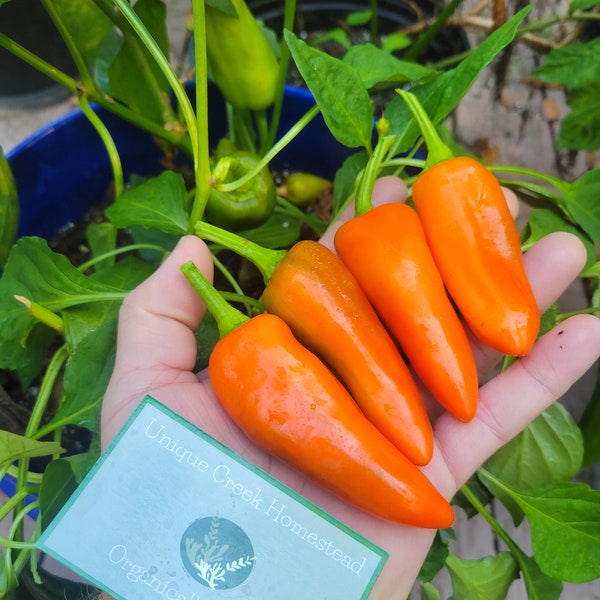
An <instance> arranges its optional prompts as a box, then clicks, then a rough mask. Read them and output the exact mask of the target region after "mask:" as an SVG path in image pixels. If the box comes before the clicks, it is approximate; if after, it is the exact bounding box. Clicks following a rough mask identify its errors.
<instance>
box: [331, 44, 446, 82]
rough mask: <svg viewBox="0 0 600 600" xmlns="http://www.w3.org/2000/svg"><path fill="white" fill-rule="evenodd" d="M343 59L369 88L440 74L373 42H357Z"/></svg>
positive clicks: (413, 80)
mask: <svg viewBox="0 0 600 600" xmlns="http://www.w3.org/2000/svg"><path fill="white" fill-rule="evenodd" d="M343 61H344V62H345V63H346V64H348V65H350V66H351V67H352V68H353V69H354V70H355V71H356V72H357V73H358V75H359V76H360V78H361V79H362V81H363V83H364V84H365V86H366V87H367V88H368V89H369V90H379V89H385V88H391V87H396V86H398V85H400V84H402V83H406V82H407V81H411V82H419V83H420V82H423V81H426V80H428V79H432V78H433V77H435V76H436V75H438V74H439V72H438V71H436V70H434V69H430V68H429V67H424V66H423V65H420V64H418V63H413V62H409V61H405V60H400V59H398V58H396V57H395V56H392V55H391V54H389V53H388V52H386V51H384V50H381V49H379V48H377V47H376V46H374V45H373V44H356V45H354V46H352V48H350V50H348V52H347V53H346V54H345V56H344V58H343Z"/></svg>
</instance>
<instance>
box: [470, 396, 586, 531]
mask: <svg viewBox="0 0 600 600" xmlns="http://www.w3.org/2000/svg"><path fill="white" fill-rule="evenodd" d="M582 460H583V438H582V435H581V431H580V430H579V428H578V427H577V425H576V424H575V422H574V421H573V419H572V417H571V416H570V414H569V413H568V412H567V411H566V409H565V408H564V407H563V406H562V405H561V404H559V403H554V404H553V405H552V406H550V407H549V408H548V409H547V410H546V411H544V412H543V413H542V414H541V415H540V416H539V417H537V418H536V419H535V420H534V421H532V422H531V423H530V424H529V426H528V427H527V428H525V429H524V430H523V431H522V432H521V433H520V434H519V435H517V437H515V438H513V439H512V440H511V441H510V442H509V443H508V444H506V445H505V446H504V447H502V448H501V449H500V450H498V452H496V454H494V455H493V456H492V457H491V458H490V459H489V460H488V461H487V462H486V463H485V465H484V467H483V468H482V469H479V471H478V476H479V478H480V479H481V481H482V482H483V483H484V485H485V486H486V487H487V488H488V489H489V490H490V492H492V494H494V496H496V498H498V499H499V500H500V501H501V502H502V504H504V506H505V507H506V509H507V510H508V512H509V513H510V515H511V517H512V519H513V522H514V523H515V525H518V524H519V523H520V522H521V521H522V520H523V517H524V514H523V511H522V510H521V507H520V505H519V503H518V502H516V501H515V499H514V496H513V494H512V493H511V492H510V491H508V490H507V488H510V489H516V490H531V489H535V488H541V487H545V486H546V485H549V484H551V483H557V482H561V481H567V480H569V479H571V478H572V477H574V476H575V475H576V474H577V473H578V472H579V469H580V468H581V464H582Z"/></svg>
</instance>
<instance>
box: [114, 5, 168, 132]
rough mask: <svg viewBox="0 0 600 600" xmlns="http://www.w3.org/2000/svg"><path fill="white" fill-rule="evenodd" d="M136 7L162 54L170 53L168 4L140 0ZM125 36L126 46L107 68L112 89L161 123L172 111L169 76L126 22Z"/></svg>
mask: <svg viewBox="0 0 600 600" xmlns="http://www.w3.org/2000/svg"><path fill="white" fill-rule="evenodd" d="M133 9H134V11H135V12H136V14H137V15H138V16H139V17H140V20H141V21H142V23H144V25H145V26H146V28H147V29H148V31H149V33H150V34H151V35H152V37H153V38H154V40H155V41H156V42H157V43H158V46H159V48H160V49H161V51H162V53H163V54H164V55H165V56H168V52H169V40H168V36H167V28H166V6H165V4H164V3H163V2H161V1H160V0H139V1H138V2H136V3H135V5H134V7H133ZM123 35H124V39H123V45H122V46H121V48H120V49H119V52H118V53H117V55H116V57H115V59H114V60H113V62H112V64H111V65H110V67H109V69H108V74H109V78H110V82H109V86H110V90H111V92H112V93H113V94H114V95H115V97H116V98H118V99H119V100H121V101H122V102H123V103H124V104H126V105H127V106H129V107H130V108H132V109H133V110H135V111H136V112H138V113H140V114H143V115H144V116H145V117H147V118H149V119H152V120H153V121H154V122H155V123H160V124H162V123H164V121H165V114H168V113H170V112H171V110H170V108H168V107H167V103H168V98H169V85H168V83H167V79H166V77H165V76H164V74H163V73H162V71H161V70H160V68H159V66H158V64H157V63H156V61H155V60H154V58H152V56H151V55H150V53H149V52H148V50H147V49H146V47H145V46H144V45H143V43H142V42H141V40H140V39H139V37H138V35H137V33H135V31H134V30H133V29H132V28H130V26H129V25H128V24H124V31H123ZM167 108H168V110H167Z"/></svg>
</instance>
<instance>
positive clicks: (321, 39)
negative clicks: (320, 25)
mask: <svg viewBox="0 0 600 600" xmlns="http://www.w3.org/2000/svg"><path fill="white" fill-rule="evenodd" d="M325 42H337V43H338V44H339V45H340V46H341V47H342V48H346V49H348V48H350V47H351V46H352V42H351V41H350V37H349V36H348V34H347V33H346V32H345V31H344V30H343V29H342V28H341V27H335V28H334V29H330V30H329V31H327V32H326V33H324V34H322V35H319V36H318V37H316V38H314V39H312V40H310V45H311V46H312V47H313V48H314V47H317V46H319V45H321V44H323V43H325Z"/></svg>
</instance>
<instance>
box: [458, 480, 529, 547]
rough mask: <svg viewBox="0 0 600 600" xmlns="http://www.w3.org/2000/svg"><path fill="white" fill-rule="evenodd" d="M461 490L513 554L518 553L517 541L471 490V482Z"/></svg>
mask: <svg viewBox="0 0 600 600" xmlns="http://www.w3.org/2000/svg"><path fill="white" fill-rule="evenodd" d="M460 491H461V492H462V493H463V494H464V496H465V498H466V499H467V500H468V501H469V502H470V503H471V504H472V505H473V507H474V508H475V509H476V510H477V512H478V513H479V514H480V515H481V516H482V517H483V518H484V519H485V520H486V521H487V522H488V524H489V525H490V526H491V528H492V529H493V530H494V532H495V533H496V535H497V536H498V537H499V538H500V539H501V540H502V541H503V542H504V543H505V544H506V545H507V546H508V548H509V549H510V550H511V551H512V552H513V554H515V555H518V554H519V552H520V548H519V547H518V546H517V544H516V543H515V541H514V540H513V539H512V538H511V537H510V535H508V533H507V532H506V531H505V530H504V529H503V528H502V526H501V525H500V523H498V521H496V519H495V518H494V516H493V515H492V514H491V513H490V512H489V511H488V510H487V508H486V507H485V506H484V505H483V503H482V502H481V501H480V500H479V498H477V496H476V495H475V494H474V493H473V492H472V491H471V490H470V488H469V484H468V483H467V484H465V485H463V486H462V487H461V488H460Z"/></svg>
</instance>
